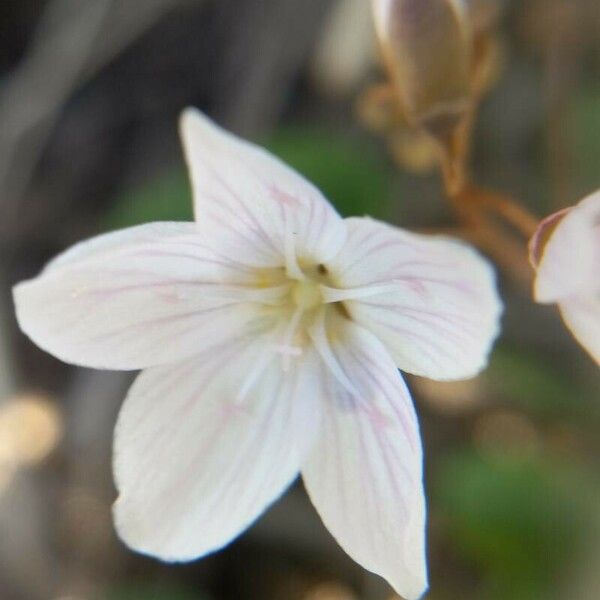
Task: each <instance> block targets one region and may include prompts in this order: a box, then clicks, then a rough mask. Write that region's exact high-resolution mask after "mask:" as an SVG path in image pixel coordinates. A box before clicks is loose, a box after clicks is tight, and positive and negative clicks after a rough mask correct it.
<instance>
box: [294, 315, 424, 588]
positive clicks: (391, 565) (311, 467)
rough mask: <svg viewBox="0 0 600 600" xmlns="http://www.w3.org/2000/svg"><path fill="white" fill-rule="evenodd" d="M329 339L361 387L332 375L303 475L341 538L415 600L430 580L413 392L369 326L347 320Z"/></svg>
mask: <svg viewBox="0 0 600 600" xmlns="http://www.w3.org/2000/svg"><path fill="white" fill-rule="evenodd" d="M330 339H332V342H331V350H332V353H333V355H334V356H335V359H336V360H337V363H338V365H339V368H340V369H341V370H342V372H343V373H344V376H345V378H347V379H348V380H349V381H350V382H351V384H352V386H353V388H354V389H355V390H356V392H355V393H353V392H351V391H350V390H348V389H347V387H348V386H347V384H346V383H345V382H340V378H339V376H338V375H337V374H336V375H332V376H331V377H330V380H329V394H328V396H329V397H328V398H327V401H326V402H325V403H324V409H323V424H322V428H321V434H320V435H319V437H318V440H317V443H316V445H315V449H314V450H313V452H312V453H311V455H310V457H309V459H308V460H307V462H306V463H305V465H304V466H303V468H302V475H303V478H304V482H305V485H306V488H307V490H308V494H309V496H310V498H311V500H312V502H313V503H314V505H315V507H316V509H317V511H318V512H319V514H320V516H321V518H322V519H323V522H324V523H325V525H326V526H327V528H328V529H329V530H330V531H331V533H332V534H333V536H334V537H335V538H336V540H337V541H338V543H339V544H340V546H341V547H342V548H343V549H344V550H345V551H346V552H347V553H348V554H349V555H350V556H351V557H352V558H353V559H354V560H356V561H357V562H358V563H360V564H361V565H363V566H364V567H365V568H367V569H369V570H370V571H372V572H374V573H377V574H378V575H381V576H382V577H384V578H385V579H387V580H388V581H389V582H390V584H391V585H392V586H393V587H394V588H395V590H396V591H397V592H398V593H399V594H400V595H401V596H403V597H405V598H407V599H408V600H413V599H415V598H418V597H420V596H421V594H422V593H423V592H424V591H425V589H426V587H427V572H426V571H427V567H426V560H425V512H426V510H425V498H424V492H423V483H422V451H421V442H420V437H419V429H418V424H417V418H416V415H415V412H414V408H413V405H412V401H411V398H410V394H409V392H408V390H407V388H406V385H405V384H404V381H403V380H402V378H401V376H400V374H399V373H398V371H397V369H396V367H395V365H394V364H393V362H392V360H391V358H390V356H389V355H388V353H387V351H386V350H385V348H384V347H383V346H382V345H381V343H380V342H379V341H378V340H377V339H376V338H375V337H374V336H373V335H371V334H370V333H369V332H367V331H366V330H364V329H362V328H361V327H359V326H356V325H354V324H352V323H350V322H349V321H347V322H346V324H345V327H344V328H343V329H342V328H338V329H336V330H335V333H330Z"/></svg>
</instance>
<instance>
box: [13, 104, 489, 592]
mask: <svg viewBox="0 0 600 600" xmlns="http://www.w3.org/2000/svg"><path fill="white" fill-rule="evenodd" d="M181 130H182V136H183V141H184V145H185V151H186V155H187V160H188V164H189V168H190V172H191V178H192V184H193V190H194V198H195V210H196V215H197V223H154V224H150V225H141V226H138V227H133V228H131V229H127V230H124V231H119V232H116V233H111V234H107V235H102V236H100V237H98V238H95V239H93V240H90V241H88V242H83V243H81V244H78V245H76V246H75V247H73V248H71V249H70V250H68V251H67V252H65V253H64V254H62V255H61V256H59V257H58V258H57V259H55V260H54V261H52V262H51V263H50V264H49V265H48V266H47V267H46V269H45V270H44V271H43V272H42V274H41V275H40V276H39V277H37V278H36V279H33V280H31V281H28V282H24V283H21V284H19V285H18V286H16V288H15V291H14V296H15V302H16V308H17V315H18V319H19V323H20V326H21V328H22V329H23V331H25V332H26V333H27V334H28V335H29V336H30V337H31V338H32V339H33V340H34V341H35V342H36V343H37V344H38V345H39V346H41V347H42V348H45V349H46V350H47V351H49V352H51V353H52V354H54V355H55V356H58V357H59V358H61V359H63V360H65V361H68V362H72V363H76V364H79V365H85V366H88V367H96V368H107V369H140V368H143V369H145V370H144V371H143V372H142V373H141V374H140V375H139V377H138V379H137V380H136V382H135V383H134V385H133V387H132V389H131V390H130V392H129V395H128V397H127V399H126V400H125V403H124V405H123V408H122V409H121V413H120V416H119V420H118V424H117V427H116V432H115V447H114V474H115V480H116V485H117V488H118V490H119V498H118V500H117V501H116V503H115V506H114V518H115V522H116V527H117V530H118V532H119V534H120V536H121V537H122V539H123V540H124V541H125V542H126V543H127V544H128V545H130V546H131V547H132V548H134V549H136V550H138V551H140V552H143V553H146V554H149V555H152V556H156V557H159V558H161V559H163V560H167V561H187V560H192V559H194V558H197V557H200V556H203V555H206V554H208V553H210V552H213V551H215V550H218V549H219V548H221V547H223V546H224V545H226V544H227V543H229V542H230V541H231V540H232V539H233V538H235V537H236V536H237V535H239V534H240V532H242V531H243V530H244V529H245V528H246V527H248V526H249V525H250V524H251V523H252V522H253V521H254V520H255V519H256V518H257V517H258V516H259V515H260V514H261V513H262V512H263V511H264V510H265V509H266V507H267V506H269V504H271V503H272V502H273V501H274V500H275V499H276V498H277V497H278V496H280V494H281V493H282V492H283V491H284V490H285V489H286V488H287V487H288V486H289V485H290V483H291V482H293V481H294V479H295V478H296V477H297V475H298V473H299V472H301V473H302V477H303V479H304V483H305V485H306V488H307V490H308V493H309V495H310V498H311V500H312V502H313V503H314V505H315V507H316V508H317V510H318V511H319V514H320V515H321V517H322V519H323V521H324V523H325V525H326V526H327V527H328V528H329V530H330V531H331V532H332V533H333V535H334V536H335V537H336V539H337V540H338V542H339V543H340V545H341V546H342V547H343V548H344V549H345V550H346V551H347V552H348V554H350V556H352V557H353V558H354V559H355V560H357V561H358V562H359V563H361V564H362V565H364V566H365V567H366V568H367V569H369V570H371V571H373V572H375V573H378V574H379V575H382V576H383V577H385V578H386V579H387V580H388V581H389V582H390V583H391V584H392V585H393V586H394V588H395V589H396V590H397V591H398V592H399V593H400V594H401V595H402V596H404V597H406V598H409V599H412V598H417V597H418V596H420V595H421V594H422V592H423V591H424V589H425V588H426V586H427V574H426V561H425V500H424V493H423V483H422V451H421V441H420V437H419V429H418V423H417V418H416V415H415V411H414V408H413V405H412V401H411V398H410V395H409V392H408V390H407V388H406V385H405V384H404V381H403V380H402V378H401V377H400V375H399V374H398V371H397V368H396V367H400V368H402V369H404V370H406V371H409V372H411V373H416V374H419V375H424V376H428V377H432V378H435V379H458V378H465V377H469V376H471V375H474V374H475V373H477V372H478V371H479V370H480V369H481V368H482V367H483V366H484V365H485V363H486V359H487V354H488V352H489V350H490V346H491V344H492V342H493V340H494V338H495V336H496V334H497V331H498V320H499V313H500V302H499V299H498V296H497V292H496V289H495V284H494V275H493V273H492V270H491V269H490V267H489V266H488V264H487V262H486V261H484V260H483V259H482V258H481V257H480V256H479V255H478V254H476V253H475V252H474V251H473V250H471V249H469V248H468V247H466V246H465V245H463V244H462V243H460V242H457V241H451V240H448V239H443V238H431V237H425V236H421V235H415V234H411V233H407V232H405V231H401V230H399V229H396V228H393V227H391V226H388V225H385V224H383V223H379V222H377V221H373V220H370V219H367V218H351V219H346V220H343V219H341V218H340V217H339V216H338V215H337V214H336V212H335V211H334V210H333V208H332V207H331V206H330V205H329V204H328V203H327V201H326V200H325V199H324V198H323V196H322V195H321V194H320V192H319V191H318V190H317V189H316V188H315V187H313V186H312V185H311V184H310V183H308V182H307V181H305V180H304V179H303V178H302V177H301V176H300V175H298V174H297V173H296V172H294V171H292V170H291V169H289V168H288V167H286V166H285V165H284V164H282V163H281V162H279V161H278V160H277V159H276V158H274V157H272V156H270V155H269V154H267V153H266V152H265V151H263V150H261V149H260V148H258V147H256V146H254V145H252V144H249V143H247V142H244V141H242V140H240V139H238V138H236V137H234V136H233V135H231V134H229V133H227V132H225V131H223V130H222V129H220V128H219V127H217V126H216V125H214V124H213V123H212V122H210V121H209V120H208V119H207V118H206V117H204V116H203V115H202V114H200V113H199V112H197V111H194V110H188V111H186V112H185V113H184V115H183V118H182V121H181Z"/></svg>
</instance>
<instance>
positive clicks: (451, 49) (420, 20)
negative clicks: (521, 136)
mask: <svg viewBox="0 0 600 600" xmlns="http://www.w3.org/2000/svg"><path fill="white" fill-rule="evenodd" d="M373 8H374V12H375V23H376V27H377V33H378V37H379V41H380V44H381V49H382V53H383V59H384V61H385V64H386V67H387V69H388V72H389V75H390V77H391V79H392V81H393V84H394V85H395V87H396V88H397V91H398V94H399V96H400V99H401V102H402V105H403V110H404V112H405V115H406V118H407V120H408V121H409V122H411V123H412V124H413V125H414V126H418V127H422V128H424V129H425V130H426V131H428V132H429V133H430V134H431V135H433V136H434V137H436V138H438V139H439V140H441V141H443V142H445V143H447V140H448V138H449V137H451V135H452V134H453V132H454V130H455V128H456V127H457V126H458V124H459V123H460V121H461V120H462V118H463V116H464V115H465V114H466V112H467V111H468V109H469V102H470V87H471V86H470V76H471V51H472V37H471V30H470V26H469V18H468V12H467V9H466V5H464V4H463V2H462V0H373Z"/></svg>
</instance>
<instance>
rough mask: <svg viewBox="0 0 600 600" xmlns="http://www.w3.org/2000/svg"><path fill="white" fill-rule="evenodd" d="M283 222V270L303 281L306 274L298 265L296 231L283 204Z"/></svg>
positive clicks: (292, 277)
mask: <svg viewBox="0 0 600 600" xmlns="http://www.w3.org/2000/svg"><path fill="white" fill-rule="evenodd" d="M283 216H284V223H285V233H284V247H285V270H286V273H287V276H288V277H289V278H290V279H297V280H299V281H303V280H304V279H306V276H305V275H304V273H303V272H302V269H301V268H300V266H299V265H298V259H297V257H296V238H295V236H296V232H295V231H294V229H293V227H294V224H293V223H292V219H291V218H290V216H289V215H288V212H287V211H286V209H285V206H284V213H283Z"/></svg>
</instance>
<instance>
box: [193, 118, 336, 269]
mask: <svg viewBox="0 0 600 600" xmlns="http://www.w3.org/2000/svg"><path fill="white" fill-rule="evenodd" d="M181 136H182V138H183V144H184V148H185V154H186V157H187V162H188V166H189V169H190V174H191V178H192V186H193V191H194V206H195V212H196V220H197V221H198V223H199V224H200V225H201V226H202V228H203V231H205V232H206V235H207V236H208V238H209V239H210V241H211V244H212V245H213V246H214V247H215V248H217V249H218V250H219V252H222V253H224V254H226V255H227V256H232V257H235V258H236V260H241V261H245V262H246V263H247V264H250V265H253V266H260V267H275V266H283V265H285V264H286V246H288V245H289V243H290V242H291V243H292V244H293V246H294V251H295V253H296V255H297V256H298V258H299V259H300V260H306V261H309V262H322V261H325V260H328V259H329V258H331V257H333V256H335V254H336V253H337V252H338V250H339V248H340V247H341V245H342V244H343V242H344V238H345V234H346V230H345V225H344V222H343V220H342V219H341V218H340V217H339V215H338V214H337V213H336V212H335V210H334V209H333V208H332V207H331V205H330V204H329V203H328V202H327V201H326V200H325V198H324V197H323V196H322V194H321V193H320V192H319V191H318V190H317V189H316V188H315V187H314V186H313V185H312V184H311V183H309V182H308V181H306V180H305V179H304V178H303V177H302V176H300V175H299V174H298V173H296V172H295V171H293V170H292V169H291V168H289V167H287V166H286V165H284V164H283V163H282V162H281V161H280V160H278V159H277V158H275V157H274V156H272V155H270V154H269V153H268V152H266V151H265V150H263V149H262V148H260V147H258V146H255V145H254V144H250V143H249V142H246V141H244V140H241V139H240V138H238V137H236V136H234V135H232V134H230V133H228V132H226V131H225V130H223V129H221V128H220V127H218V126H217V125H216V124H214V123H213V122H212V121H210V120H209V119H208V118H207V117H205V116H204V115H203V114H202V113H200V112H199V111H197V110H194V109H187V110H186V111H185V112H184V113H183V115H182V118H181Z"/></svg>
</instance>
